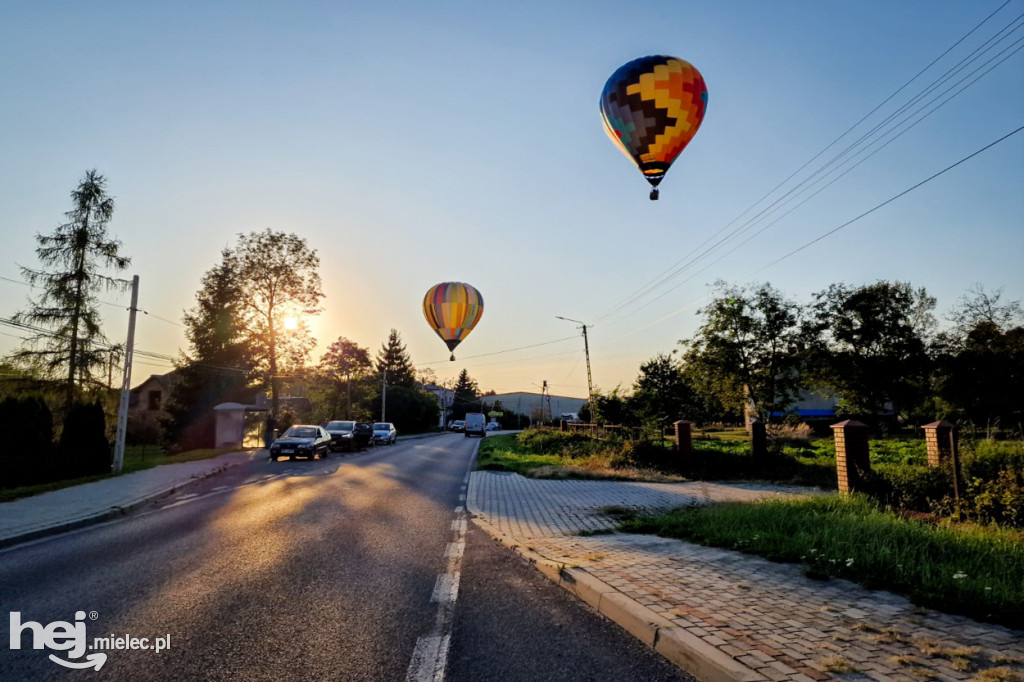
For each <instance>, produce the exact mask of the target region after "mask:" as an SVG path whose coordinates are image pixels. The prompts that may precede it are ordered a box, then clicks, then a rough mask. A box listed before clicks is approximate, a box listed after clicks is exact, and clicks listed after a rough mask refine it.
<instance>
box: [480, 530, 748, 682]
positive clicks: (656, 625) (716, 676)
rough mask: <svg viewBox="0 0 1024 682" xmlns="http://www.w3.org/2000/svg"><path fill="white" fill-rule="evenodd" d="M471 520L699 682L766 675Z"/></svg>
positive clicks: (737, 681)
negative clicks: (699, 681)
mask: <svg viewBox="0 0 1024 682" xmlns="http://www.w3.org/2000/svg"><path fill="white" fill-rule="evenodd" d="M472 519H473V523H475V524H476V525H477V527H479V528H480V529H481V530H483V531H484V532H485V533H487V534H488V535H490V536H491V537H492V538H494V539H495V540H497V541H498V542H500V543H501V544H503V545H505V546H506V547H508V548H509V549H511V550H512V551H514V552H515V553H517V554H519V556H521V557H522V558H523V559H525V560H526V561H528V562H529V563H531V564H533V566H534V567H535V568H536V569H537V570H538V571H540V572H541V573H542V574H544V576H545V577H547V578H548V579H549V580H551V581H552V582H554V583H556V584H558V585H561V586H562V587H564V588H565V589H566V590H568V591H569V592H572V593H573V594H574V595H576V596H577V597H579V598H580V599H581V600H583V601H584V602H586V603H587V604H589V605H590V606H591V607H593V608H594V609H595V610H596V611H597V612H598V613H600V614H601V615H603V616H605V617H606V618H608V619H609V620H611V621H613V622H614V623H616V624H617V625H619V626H620V627H621V628H623V629H624V630H626V631H627V632H629V633H630V634H631V635H633V636H634V637H636V638H637V639H639V640H640V641H641V642H643V643H644V644H646V645H647V646H649V647H651V648H652V649H654V651H656V652H657V653H659V654H661V655H662V656H663V657H664V658H666V659H668V660H669V661H670V662H671V663H673V664H674V665H676V666H678V667H679V668H682V669H683V670H685V671H686V672H688V673H690V674H691V675H693V676H694V677H696V678H698V679H699V680H701V682H763V681H766V680H767V679H768V678H766V677H765V676H763V675H761V674H760V673H758V672H756V671H754V670H751V669H750V668H748V667H747V666H745V665H743V664H742V663H740V662H739V661H737V660H736V659H735V658H733V657H732V656H730V655H728V654H726V653H724V652H722V651H720V650H719V649H718V648H717V647H714V646H712V645H710V644H708V643H707V642H705V641H704V640H702V639H701V638H699V637H697V636H696V635H693V634H691V633H689V632H687V631H686V630H685V629H684V628H682V627H680V626H678V625H676V624H675V623H673V622H672V621H670V620H668V619H667V618H665V617H664V616H661V615H658V614H657V613H655V612H654V611H652V610H651V609H649V608H647V607H646V606H644V605H643V604H641V603H640V602H638V601H636V600H635V599H633V598H632V597H629V596H628V595H626V594H624V593H622V592H619V591H618V590H617V589H615V588H614V587H612V586H611V585H609V584H608V583H606V582H604V581H602V580H600V579H598V578H596V577H595V576H594V575H593V574H591V573H590V572H589V571H587V569H585V568H580V567H570V566H568V565H566V564H564V563H559V562H557V561H552V560H551V559H548V558H546V557H544V556H541V555H540V554H538V553H537V552H535V551H533V550H531V549H528V548H526V547H523V546H522V545H520V544H519V543H518V542H516V541H515V540H514V539H513V538H512V537H511V536H509V535H506V534H505V533H503V532H502V531H500V530H499V529H498V528H496V527H495V526H493V525H491V524H490V523H488V522H487V521H484V520H483V519H481V518H479V517H477V516H475V515H474V516H473V517H472Z"/></svg>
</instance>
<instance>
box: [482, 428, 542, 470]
mask: <svg viewBox="0 0 1024 682" xmlns="http://www.w3.org/2000/svg"><path fill="white" fill-rule="evenodd" d="M561 461H562V458H561V457H560V456H559V455H545V454H538V453H535V452H533V451H532V450H531V449H529V448H527V447H526V446H525V445H523V444H522V443H521V442H520V441H519V439H518V438H517V437H516V435H515V434H502V435H500V436H488V437H487V438H484V440H483V441H482V442H481V443H480V451H479V453H478V455H477V460H476V466H477V468H478V469H489V470H491V471H514V472H516V473H517V474H527V473H528V472H529V471H531V470H532V469H536V468H538V467H542V466H546V465H556V464H559V463H560V462H561Z"/></svg>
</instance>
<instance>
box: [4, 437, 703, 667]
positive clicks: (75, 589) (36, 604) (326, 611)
mask: <svg viewBox="0 0 1024 682" xmlns="http://www.w3.org/2000/svg"><path fill="white" fill-rule="evenodd" d="M478 442H479V441H477V440H476V439H467V438H463V437H462V436H459V435H455V434H442V435H439V436H436V437H432V438H426V439H419V440H412V441H406V442H400V443H399V444H397V445H394V446H388V447H377V448H374V449H372V450H370V451H367V452H363V453H360V454H356V455H333V456H332V457H330V458H329V459H326V460H315V461H304V460H299V461H286V460H282V461H280V462H269V461H261V462H254V463H252V464H250V465H243V466H239V467H235V468H233V469H230V470H228V471H227V472H225V473H224V474H222V475H220V476H217V477H214V478H211V479H207V480H205V481H202V482H199V483H196V484H194V485H193V486H191V487H190V488H187V489H185V490H183V491H180V492H179V493H176V494H175V496H173V497H171V498H167V499H165V500H162V501H160V502H159V503H157V504H155V505H153V506H151V507H150V508H148V509H144V510H141V511H139V512H137V513H135V514H133V515H132V516H129V517H127V518H125V519H121V520H118V521H115V522H111V523H108V524H104V525H102V526H96V527H92V528H88V529H84V530H81V531H76V532H72V533H68V534H66V535H62V536H57V537H53V538H48V539H45V540H41V541H37V542H35V543H30V544H27V545H22V546H18V547H14V548H10V549H8V550H4V551H0V618H2V621H0V622H2V628H0V680H4V681H5V682H6V681H8V680H50V679H72V678H74V679H90V680H275V681H280V680H405V679H407V676H412V677H413V678H415V677H417V676H419V677H420V678H423V675H424V674H425V673H424V671H425V670H427V667H429V666H427V667H425V666H424V665H423V658H424V656H425V655H427V654H432V653H433V654H436V653H437V650H442V651H444V652H446V653H447V657H446V658H445V657H444V656H441V657H440V659H439V660H442V661H444V660H446V661H447V666H446V667H444V668H443V670H444V673H445V674H444V679H446V680H459V681H461V680H465V681H470V680H473V681H476V680H491V679H494V680H503V681H504V680H510V681H511V680H549V679H558V680H616V681H618V680H623V681H625V680H686V679H689V678H687V677H686V676H685V675H683V674H682V673H680V672H679V671H677V670H676V669H675V668H674V667H673V666H671V665H670V664H668V663H666V662H664V661H663V660H662V659H661V658H660V657H658V656H657V655H656V654H654V653H653V652H651V651H649V650H648V649H647V648H646V647H644V646H643V645H641V644H640V643H638V642H637V641H636V640H634V639H633V638H632V637H631V636H630V635H628V634H627V633H625V632H624V631H622V630H620V629H619V628H618V627H617V626H615V625H614V624H612V623H609V622H608V621H606V620H604V619H603V618H602V617H601V616H599V615H597V614H595V613H594V612H592V611H591V610H590V609H589V608H588V607H586V606H585V605H583V604H582V603H581V602H579V601H577V600H575V599H574V598H573V597H572V596H571V595H569V594H568V593H566V592H564V591H563V590H561V589H560V588H558V587H557V586H555V585H553V584H551V583H549V582H548V581H547V580H546V579H545V578H543V577H542V576H541V575H540V574H539V573H537V572H536V571H534V570H533V569H532V568H530V567H529V566H527V565H526V564H525V563H524V562H523V561H522V560H520V559H519V558H517V557H516V556H515V555H513V554H512V553H511V552H509V551H508V550H506V549H505V548H503V547H501V546H499V545H497V544H496V543H494V542H493V541H491V540H490V538H488V537H487V536H486V535H485V534H483V533H482V532H481V531H479V530H477V529H475V528H473V527H472V524H469V526H468V530H462V528H464V527H465V523H464V521H462V520H461V519H463V518H464V516H465V514H464V513H462V512H461V505H462V504H463V502H462V500H461V499H460V495H462V493H463V486H464V481H465V477H466V474H467V472H468V467H469V466H470V463H471V461H472V456H473V452H474V450H475V448H476V445H477V444H478ZM460 524H461V525H460ZM454 539H458V540H459V543H463V544H462V546H461V547H460V548H459V549H458V551H457V552H456V551H454V549H453V548H455V547H456V543H454V542H453V540H454ZM453 570H454V571H455V575H456V579H455V582H454V585H453V584H452V582H451V580H448V581H447V582H446V581H445V579H443V577H445V576H447V577H449V578H450V576H451V575H452V571H453ZM439 576H442V577H439ZM439 595H440V596H439ZM14 611H17V612H18V613H19V614H20V616H19V618H20V621H21V622H22V623H25V622H27V621H34V622H37V623H39V624H40V625H41V627H45V626H47V625H48V624H51V623H53V622H55V621H65V622H70V623H71V624H72V625H74V624H75V623H79V624H80V625H79V626H78V627H81V628H84V629H85V631H86V638H85V641H87V642H88V643H89V644H92V643H93V638H96V637H107V636H112V637H125V636H129V637H134V638H140V639H141V638H149V642H148V643H149V644H150V646H154V645H155V643H156V640H157V638H158V637H164V638H169V645H170V646H169V648H167V649H166V650H164V651H161V652H159V653H157V652H155V651H153V650H152V649H150V650H116V649H114V650H107V651H106V652H105V653H106V654H107V660H106V662H105V663H104V665H103V667H102V668H101V669H100V670H99V671H95V670H88V671H84V670H69V669H66V668H64V667H61V666H60V665H58V664H57V663H54V662H52V661H51V660H49V658H48V654H53V655H55V656H59V657H61V658H62V659H64V660H69V661H72V662H79V661H83V660H85V658H86V657H85V656H81V655H77V656H76V655H75V652H74V651H55V650H53V649H49V650H36V649H32V648H31V647H32V640H33V637H34V635H33V631H32V630H31V629H26V630H24V631H23V632H22V633H21V638H20V642H21V648H20V649H19V650H12V649H11V648H10V647H9V645H8V642H9V636H10V627H9V625H10V621H9V620H8V618H7V614H6V613H2V612H14ZM79 611H81V612H83V613H82V616H81V620H76V612H79ZM40 629H41V628H40ZM61 632H63V631H61ZM58 634H60V633H58ZM435 635H436V636H435ZM167 641H168V640H167V639H165V640H164V642H165V643H166V642H167ZM441 642H443V646H442V645H441ZM72 643H74V640H69V641H68V644H69V645H70V644H72ZM431 644H435V645H437V646H434V647H433V648H431ZM424 652H426V653H424ZM93 653H95V652H94V651H87V652H86V655H89V654H93ZM428 658H429V656H428ZM429 672H430V671H429V670H427V674H429Z"/></svg>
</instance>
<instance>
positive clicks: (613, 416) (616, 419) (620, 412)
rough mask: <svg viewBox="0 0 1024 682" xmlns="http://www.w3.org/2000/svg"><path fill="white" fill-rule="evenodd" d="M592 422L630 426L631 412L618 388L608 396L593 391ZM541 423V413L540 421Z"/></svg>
mask: <svg viewBox="0 0 1024 682" xmlns="http://www.w3.org/2000/svg"><path fill="white" fill-rule="evenodd" d="M593 417H594V422H595V423H597V424H618V425H626V424H632V423H633V421H634V420H633V419H632V412H631V411H630V409H629V399H628V398H627V397H626V396H624V395H623V394H622V392H621V390H620V389H619V387H618V386H616V387H615V389H614V390H612V392H611V393H609V394H608V395H604V394H603V393H601V392H600V391H594V407H593ZM541 420H542V421H543V412H542V419H541Z"/></svg>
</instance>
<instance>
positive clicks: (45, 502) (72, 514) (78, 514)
mask: <svg viewBox="0 0 1024 682" xmlns="http://www.w3.org/2000/svg"><path fill="white" fill-rule="evenodd" d="M261 453H262V454H261ZM260 456H262V457H266V451H265V450H257V451H255V452H253V453H247V452H230V453H227V454H223V455H219V456H217V457H213V458H211V459H203V460H197V461H195V462H182V463H180V464H164V465H161V466H157V467H153V468H152V469H144V470H142V471H135V472H133V473H130V474H124V475H123V476H113V477H111V478H104V479H103V480H100V481H94V482H92V483H84V484H82V485H76V486H71V487H68V488H61V489H60V490H53V491H51V492H48V493H42V494H40V495H33V496H32V497H24V498H22V499H20V500H12V501H10V502H2V503H0V547H6V546H8V545H13V544H17V543H19V542H25V541H28V540H34V539H36V538H41V537H45V536H47V535H54V534H56V533H62V532H64V531H68V530H72V529H74V528H80V527H82V526H88V525H91V524H94V523H100V522H102V521H105V520H107V519H111V518H114V517H117V516H120V515H122V514H124V513H126V512H128V511H130V510H132V509H134V508H136V507H138V506H140V505H142V504H144V503H146V502H148V501H150V500H152V499H154V498H157V497H161V496H163V495H167V494H169V493H171V492H173V491H174V490H176V489H178V488H180V487H181V486H183V485H185V484H186V483H190V482H192V481H194V480H196V479H200V478H206V477H208V476H213V475H214V474H217V473H220V472H221V471H223V470H224V469H227V468H228V467H231V466H234V465H236V464H241V463H242V462H248V461H250V460H252V459H254V458H256V457H260Z"/></svg>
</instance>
